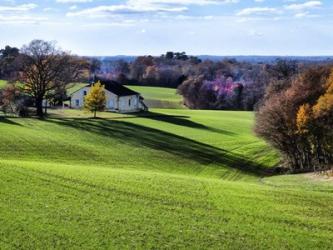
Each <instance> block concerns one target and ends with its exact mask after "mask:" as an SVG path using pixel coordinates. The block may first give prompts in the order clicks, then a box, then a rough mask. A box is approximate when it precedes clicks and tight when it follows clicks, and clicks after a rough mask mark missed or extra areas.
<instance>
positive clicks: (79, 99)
mask: <svg viewBox="0 0 333 250" xmlns="http://www.w3.org/2000/svg"><path fill="white" fill-rule="evenodd" d="M100 82H101V84H102V85H104V87H105V95H106V110H107V111H113V112H119V113H135V112H140V111H147V110H148V108H147V106H146V105H145V104H144V102H143V98H142V96H141V95H140V94H139V93H138V92H135V91H133V90H131V89H129V88H127V87H125V86H123V85H120V84H119V83H117V82H114V81H100ZM91 85H92V84H88V85H87V86H85V87H83V88H81V89H79V90H77V91H75V92H74V93H72V94H71V96H70V98H71V99H70V107H71V108H73V109H81V108H83V107H84V98H85V96H86V95H87V94H88V93H89V91H90V88H91Z"/></svg>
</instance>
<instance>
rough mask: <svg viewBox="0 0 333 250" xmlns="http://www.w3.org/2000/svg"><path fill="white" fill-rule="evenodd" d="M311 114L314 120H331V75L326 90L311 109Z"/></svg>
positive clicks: (332, 84) (332, 82) (332, 106)
mask: <svg viewBox="0 0 333 250" xmlns="http://www.w3.org/2000/svg"><path fill="white" fill-rule="evenodd" d="M313 113H314V115H315V117H316V118H324V117H325V118H328V120H331V121H332V120H333V73H332V74H331V77H330V78H329V79H328V82H327V89H326V92H325V94H324V95H322V96H321V97H320V98H319V99H318V102H317V104H316V105H315V106H314V107H313Z"/></svg>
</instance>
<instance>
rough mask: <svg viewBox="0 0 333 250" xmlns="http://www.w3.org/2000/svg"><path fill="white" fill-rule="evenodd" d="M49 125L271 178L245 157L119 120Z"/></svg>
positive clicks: (62, 121) (72, 120) (61, 121)
mask: <svg viewBox="0 0 333 250" xmlns="http://www.w3.org/2000/svg"><path fill="white" fill-rule="evenodd" d="M45 122H50V123H56V124H58V125H61V126H67V127H71V128H74V129H79V130H83V131H88V132H91V133H95V134H97V135H102V136H106V137H112V138H115V139H119V140H121V141H123V142H124V143H128V144H132V145H135V146H137V147H140V146H144V147H149V148H152V149H155V150H161V151H164V152H168V153H170V154H173V155H177V156H179V157H183V158H186V159H190V160H193V161H196V162H198V163H200V164H203V165H209V164H217V165H219V164H221V166H228V167H230V168H234V169H239V170H242V171H244V172H247V173H251V174H255V175H260V176H264V175H267V174H269V173H268V172H267V169H265V168H264V166H261V165H259V164H258V163H256V162H253V161H251V160H249V159H246V158H245V157H243V156H240V155H236V154H234V153H231V152H228V151H226V150H223V149H220V148H216V147H213V146H210V145H207V144H204V143H201V142H197V141H194V140H191V139H188V138H184V137H181V136H178V135H175V134H171V133H168V132H165V131H161V130H157V129H153V128H149V127H145V126H141V125H137V124H132V123H128V122H124V121H119V120H110V119H108V120H106V119H97V120H96V119H85V118H67V119H48V120H45Z"/></svg>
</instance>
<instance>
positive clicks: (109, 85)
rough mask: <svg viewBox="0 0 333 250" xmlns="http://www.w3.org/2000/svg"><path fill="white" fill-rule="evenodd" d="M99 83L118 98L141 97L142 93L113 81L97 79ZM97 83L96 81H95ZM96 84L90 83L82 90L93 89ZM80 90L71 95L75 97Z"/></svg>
mask: <svg viewBox="0 0 333 250" xmlns="http://www.w3.org/2000/svg"><path fill="white" fill-rule="evenodd" d="M97 81H100V83H101V84H102V85H104V87H105V89H106V90H108V91H110V92H112V93H113V94H115V95H117V96H130V95H140V93H138V92H136V91H134V90H131V89H129V88H127V87H125V86H124V85H121V84H119V83H117V82H115V81H111V80H99V79H97V80H96V82H97ZM94 82H95V81H94ZM93 84H94V83H90V84H87V85H86V86H84V87H82V88H80V89H83V88H85V87H91V85H93ZM80 89H78V90H76V91H74V92H73V93H71V95H73V94H74V93H76V92H77V91H79V90H80Z"/></svg>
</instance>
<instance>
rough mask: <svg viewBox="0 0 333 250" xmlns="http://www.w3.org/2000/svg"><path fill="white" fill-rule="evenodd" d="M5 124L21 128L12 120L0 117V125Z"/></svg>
mask: <svg viewBox="0 0 333 250" xmlns="http://www.w3.org/2000/svg"><path fill="white" fill-rule="evenodd" d="M1 123H5V124H8V125H15V126H22V125H21V124H19V123H17V122H14V121H13V119H8V118H7V117H0V124H1Z"/></svg>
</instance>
